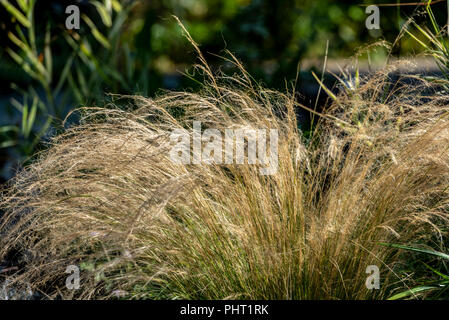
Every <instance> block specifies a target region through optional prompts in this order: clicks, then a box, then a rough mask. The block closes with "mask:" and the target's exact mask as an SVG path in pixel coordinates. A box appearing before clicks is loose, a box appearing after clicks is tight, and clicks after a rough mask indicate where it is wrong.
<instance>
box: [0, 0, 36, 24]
mask: <svg viewBox="0 0 449 320" xmlns="http://www.w3.org/2000/svg"><path fill="white" fill-rule="evenodd" d="M0 3H1V4H2V5H3V6H4V7H5V8H6V10H7V11H8V12H9V13H10V14H11V15H12V16H13V17H14V18H16V19H17V21H19V22H20V23H21V24H22V25H23V26H24V27H26V28H29V27H31V22H30V21H29V20H28V19H27V18H26V17H25V16H24V15H23V14H22V13H21V12H20V11H19V10H17V8H16V7H14V6H13V5H12V4H10V3H9V1H8V0H0Z"/></svg>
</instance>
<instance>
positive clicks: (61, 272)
mask: <svg viewBox="0 0 449 320" xmlns="http://www.w3.org/2000/svg"><path fill="white" fill-rule="evenodd" d="M201 57H202V56H201ZM201 59H202V63H203V66H202V70H203V71H205V74H206V77H207V78H206V80H205V82H204V85H203V88H202V90H201V91H200V92H198V93H190V92H170V93H166V94H164V95H162V96H159V97H157V98H155V99H149V98H143V97H123V98H122V99H128V101H130V102H132V104H131V105H132V107H130V108H128V109H119V108H114V107H108V108H84V109H81V112H80V113H81V115H82V116H81V122H80V124H79V125H77V126H74V127H71V128H69V129H67V130H66V132H65V133H63V134H61V135H59V136H57V137H54V139H53V140H52V142H51V145H50V146H49V148H48V150H46V151H44V152H42V154H40V155H39V157H38V159H37V160H36V161H35V162H34V163H33V164H32V165H30V166H28V167H26V168H24V169H23V170H22V172H20V173H19V174H18V175H17V176H16V177H15V178H14V179H13V180H12V181H11V182H10V184H9V188H8V189H5V191H4V194H3V197H2V199H1V202H0V207H1V208H2V209H3V210H4V211H5V214H4V216H3V218H2V220H1V224H0V235H1V236H0V260H1V259H2V258H5V257H6V256H8V255H9V256H11V255H12V254H13V253H14V254H15V256H16V257H19V258H20V259H19V258H18V259H19V260H20V262H21V270H20V272H18V273H17V274H16V275H15V276H14V277H12V278H11V279H13V280H14V281H16V282H27V283H30V284H31V286H32V288H34V289H37V290H41V291H42V292H44V293H45V294H46V295H48V296H49V297H50V298H53V297H56V296H58V295H61V296H63V297H66V298H83V299H89V298H111V297H114V296H117V292H120V296H123V295H125V296H126V297H127V298H153V299H162V298H169V299H177V298H186V299H230V298H234V299H373V298H387V297H388V295H390V294H391V293H392V292H395V289H398V290H404V289H407V288H409V287H408V285H411V284H412V280H407V281H405V280H404V279H402V278H400V277H399V275H397V274H396V270H398V266H400V264H401V263H402V262H406V258H407V257H406V256H404V254H403V252H402V251H401V250H400V249H398V248H395V247H388V246H383V245H380V244H379V243H380V242H386V243H389V242H395V243H402V244H412V243H414V244H416V243H423V244H425V243H428V241H431V240H434V239H435V237H436V236H440V237H441V238H442V237H443V236H445V234H444V230H447V226H448V216H449V200H448V199H449V197H448V193H449V188H448V186H449V152H448V146H449V121H448V120H449V119H448V107H447V103H448V101H447V97H446V96H442V95H440V94H439V93H438V92H437V90H436V89H437V88H436V87H435V86H434V85H432V84H429V83H427V82H425V81H423V80H419V79H414V83H413V85H410V83H407V82H405V81H397V82H391V79H390V77H389V74H391V72H392V71H394V66H391V67H390V69H386V70H383V71H381V72H379V73H378V74H376V75H373V76H371V77H368V78H366V79H362V80H361V83H360V85H359V86H358V88H357V90H356V91H355V92H351V93H349V92H347V91H343V92H342V93H341V94H340V95H338V96H337V97H336V98H337V99H336V100H335V101H334V102H333V103H332V104H331V106H330V107H329V108H328V110H327V111H326V112H325V113H324V114H320V115H321V119H320V121H319V122H318V124H317V126H316V129H315V130H316V132H315V134H314V135H313V140H312V141H310V142H307V143H306V142H305V141H304V140H303V139H302V134H301V132H300V130H299V129H298V123H297V121H296V116H295V109H296V108H297V107H301V106H299V105H298V104H297V103H296V102H295V97H294V93H280V92H277V91H273V90H268V89H265V88H263V87H260V86H258V85H257V84H255V83H253V82H252V81H251V80H250V77H249V76H248V75H247V73H246V72H245V70H243V69H241V72H242V76H233V77H229V76H225V75H222V76H213V75H212V73H211V72H210V69H209V68H208V67H207V66H205V65H204V63H205V61H204V60H203V58H201ZM235 63H236V65H237V66H240V64H239V63H238V62H237V61H236V62H235ZM307 109H309V108H307ZM194 120H195V121H201V122H202V124H203V126H204V127H208V128H215V129H218V130H220V132H224V131H225V129H230V128H231V129H232V128H238V127H241V126H250V127H253V128H256V129H257V128H266V129H277V130H278V132H279V140H278V161H279V163H278V171H277V173H275V174H273V175H261V174H260V173H259V166H258V165H240V164H226V165H221V164H220V165H219V164H199V165H195V164H176V163H173V162H172V161H171V159H170V149H171V146H172V145H171V142H170V134H171V133H172V132H173V130H175V129H182V130H185V132H186V133H187V134H190V135H191V132H192V122H193V121H194ZM71 264H75V265H78V266H80V268H81V287H80V289H79V290H73V291H71V290H68V289H67V288H66V287H65V279H66V277H67V276H68V275H67V274H66V273H65V270H66V268H67V266H68V265H71ZM369 265H377V266H379V268H380V270H381V287H380V289H379V290H368V289H367V288H366V285H365V281H366V277H367V276H368V275H367V274H366V268H367V266H369Z"/></svg>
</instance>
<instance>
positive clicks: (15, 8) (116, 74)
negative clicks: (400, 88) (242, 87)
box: [0, 0, 447, 177]
mask: <svg viewBox="0 0 449 320" xmlns="http://www.w3.org/2000/svg"><path fill="white" fill-rule="evenodd" d="M389 2H393V3H394V2H398V1H396V0H390V1H388V0H387V1H379V3H389ZM0 4H1V5H0V43H1V46H0V59H1V63H0V115H1V117H0V148H1V149H0V167H2V166H3V165H4V164H3V163H2V162H5V161H6V162H7V163H8V166H7V167H8V168H9V169H7V170H6V171H4V172H3V176H4V177H8V176H9V175H10V173H11V170H10V169H11V168H12V167H13V166H12V164H13V163H18V162H19V161H21V162H23V161H24V160H25V159H27V158H29V157H30V156H31V155H33V154H34V153H35V151H36V150H38V149H39V148H40V147H41V144H40V142H41V141H43V140H42V139H44V141H45V137H46V135H47V134H48V133H49V132H57V131H58V130H60V129H61V125H62V121H63V119H64V118H65V117H66V115H67V113H68V112H69V110H71V109H73V108H76V107H79V106H83V105H87V104H88V105H96V104H98V105H103V104H104V103H105V99H106V100H108V99H111V97H108V96H107V95H106V94H107V93H118V94H143V95H146V96H153V95H155V94H157V93H158V91H159V90H160V89H184V90H195V88H196V86H197V83H196V82H195V81H193V80H192V78H198V79H200V78H201V75H199V74H197V73H196V74H193V76H189V77H186V76H183V75H182V73H189V74H190V75H191V74H192V73H191V71H192V66H193V64H194V63H195V62H197V57H196V54H195V53H194V51H193V48H192V47H191V46H190V45H189V44H188V42H187V40H186V39H185V38H184V37H183V35H182V32H181V29H180V28H179V26H178V25H177V23H176V21H175V19H173V17H172V15H176V16H178V17H179V18H180V19H181V21H182V22H183V23H184V24H185V26H186V28H187V29H188V30H189V32H190V33H191V35H192V37H193V38H194V39H195V41H196V42H198V43H199V44H200V46H201V49H202V51H203V52H204V53H205V56H206V58H207V59H208V61H209V62H210V64H211V66H212V68H214V69H218V68H221V69H224V70H225V71H226V72H233V66H232V65H231V64H229V63H226V62H225V61H224V60H223V59H221V58H220V57H218V56H217V55H224V49H228V50H230V51H231V52H233V53H234V54H235V55H236V56H237V57H238V58H239V59H241V60H242V62H243V64H244V65H245V67H246V68H247V70H248V71H249V72H250V73H251V74H252V75H253V76H254V77H255V78H256V79H257V80H261V81H263V82H264V83H265V84H266V85H267V86H269V87H273V88H277V89H283V88H285V81H286V80H287V81H289V80H292V79H294V78H295V76H296V71H297V65H298V63H300V62H301V61H303V60H304V59H315V60H318V61H321V60H322V59H323V56H324V54H325V48H326V43H327V42H328V43H329V51H328V56H329V58H338V57H348V56H352V55H354V54H355V52H356V51H357V49H358V48H359V47H362V46H364V45H366V44H368V43H371V42H375V41H378V40H381V39H385V40H387V41H390V42H393V41H394V40H395V39H396V37H397V36H398V34H399V32H400V29H401V27H402V25H403V24H404V22H405V21H406V19H407V18H408V17H409V16H411V15H413V14H415V13H416V10H417V8H416V7H413V6H406V7H381V23H380V25H381V30H378V31H369V30H367V29H366V28H365V19H366V16H367V15H366V14H365V11H364V10H365V7H363V6H361V5H362V4H372V1H362V0H361V1H359V2H352V3H347V2H343V1H341V2H336V1H331V0H319V1H317V0H278V1H270V0H152V1H143V0H140V1H139V0H135V1H131V0H128V1H126V0H122V1H119V0H98V1H86V0H79V1H76V2H74V1H70V0H59V1H43V0H1V1H0ZM71 4H76V5H78V6H79V8H80V11H81V29H80V30H67V29H66V27H65V19H66V18H67V16H68V15H67V14H66V13H65V8H66V7H67V6H68V5H71ZM445 6H446V4H445V3H439V4H436V5H435V10H434V12H435V19H436V20H438V21H439V22H441V21H443V22H445V19H446V18H447V17H446V9H445ZM439 8H444V10H440V9H439ZM417 19H418V20H417V23H418V24H419V16H418V17H417ZM394 50H395V51H394V53H395V54H401V55H403V54H409V53H414V52H419V50H422V48H421V46H420V45H419V43H417V42H416V41H414V40H413V39H411V38H410V37H404V38H403V39H402V40H401V41H400V42H399V44H398V46H396V47H395V49H394ZM301 76H302V74H301ZM307 79H310V80H312V81H314V80H313V78H312V77H310V74H308V78H307V76H304V78H301V79H300V81H303V82H306V81H308V80H307Z"/></svg>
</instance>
